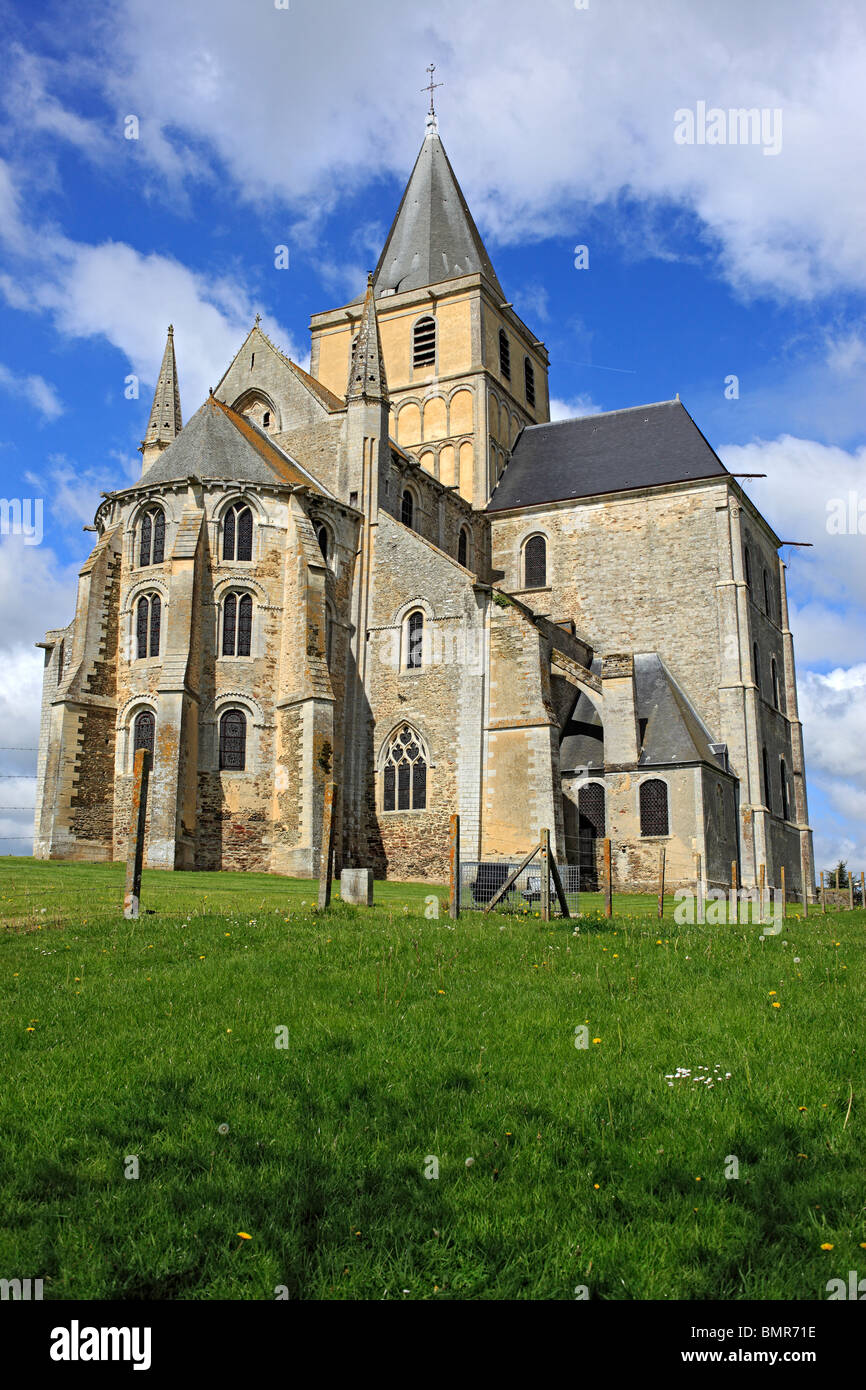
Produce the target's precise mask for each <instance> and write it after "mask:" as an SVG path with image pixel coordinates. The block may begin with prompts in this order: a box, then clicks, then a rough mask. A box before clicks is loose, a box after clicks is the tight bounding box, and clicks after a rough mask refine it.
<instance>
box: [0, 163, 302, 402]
mask: <svg viewBox="0 0 866 1390" xmlns="http://www.w3.org/2000/svg"><path fill="white" fill-rule="evenodd" d="M8 175H9V171H8V168H4V166H3V165H2V161H0V237H2V238H3V239H4V240H5V241H6V243H7V246H8V247H9V249H10V250H11V251H12V252H13V254H16V255H17V262H18V263H17V265H16V274H15V275H14V276H11V275H3V276H0V292H2V293H3V294H4V295H5V297H6V299H7V300H8V301H9V303H10V304H12V305H13V306H14V307H15V308H18V309H22V310H27V311H31V312H32V311H37V312H42V313H48V314H50V315H51V317H52V319H53V322H54V324H55V326H56V328H57V330H58V332H59V333H61V334H63V335H64V336H65V337H67V338H71V339H75V338H93V337H102V338H104V339H106V340H107V341H108V342H109V343H111V344H112V345H113V346H114V347H116V348H117V349H118V350H119V351H120V352H121V353H122V354H123V355H124V356H125V358H126V360H127V363H128V364H129V367H130V368H131V369H132V372H133V373H134V374H135V375H137V376H138V377H139V378H140V379H141V382H142V385H143V387H144V388H145V389H146V388H147V387H151V388H152V387H153V386H154V385H155V383H156V380H157V377H158V375H159V367H160V363H161V360H162V353H163V349H164V347H165V338H166V329H167V326H168V324H169V322H170V321H173V323H174V327H175V352H176V355H177V362H178V376H179V379H180V388H181V404H182V406H183V409H184V419H188V418H189V416H190V415H192V414H193V413H194V412H195V410H197V409H198V407H199V406H200V405H201V403H202V401H203V400H204V399H205V397H206V396H207V393H208V389H209V388H210V387H211V386H215V385H216V383H217V382H218V381H219V379H220V377H221V376H222V374H223V372H224V371H225V368H226V366H227V364H228V363H229V362H230V361H231V359H232V357H233V356H234V354H235V352H236V351H237V349H238V348H239V347H240V345H241V343H242V342H243V340H244V338H245V337H246V334H247V333H248V332H249V329H250V326H251V323H252V319H253V316H254V313H255V308H256V305H255V300H254V298H253V295H252V293H251V291H250V290H248V289H247V288H245V287H244V286H243V285H242V284H240V283H239V282H237V281H233V280H228V279H225V278H223V279H219V278H217V279H214V278H212V277H208V276H205V275H200V274H198V273H196V272H195V271H192V270H190V269H189V268H188V267H187V266H185V265H182V264H181V263H180V262H179V261H177V260H175V259H174V258H172V257H171V256H165V255H157V254H155V253H150V254H143V253H142V252H140V251H137V250H136V249H135V248H134V247H132V246H129V245H127V244H126V243H124V242H114V241H106V242H103V243H102V244H101V245H99V246H91V245H88V244H86V243H82V242H75V241H72V240H70V239H69V238H67V237H64V236H63V235H61V234H60V233H58V232H56V231H53V230H51V229H50V228H46V227H30V226H28V225H27V223H26V222H25V221H24V220H23V218H22V214H21V201H20V199H19V198H18V197H17V194H16V190H15V188H14V185H13V184H12V183H11V181H10V179H9V177H8ZM262 326H263V328H264V330H265V331H266V332H267V333H268V335H269V336H270V337H271V338H272V339H273V340H274V341H275V342H277V343H279V344H282V345H284V350H285V351H286V353H287V355H289V356H292V357H294V358H295V360H296V361H297V360H299V358H300V356H302V354H301V353H300V352H299V349H298V348H297V347H296V346H295V344H294V343H293V342H292V340H291V338H290V336H289V334H288V333H287V332H286V330H285V329H284V328H283V327H282V326H281V325H280V324H279V323H276V322H275V321H274V320H272V319H270V318H269V317H268V316H267V315H266V314H263V320H262ZM125 375H126V373H125V370H119V372H118V381H117V388H118V392H122V391H123V390H124V382H125ZM28 380H29V381H31V382H33V381H37V382H41V378H29V379H28ZM42 387H43V388H45V389H44V390H41V388H38V387H36V386H31V388H30V389H31V397H33V398H36V397H38V398H39V399H40V400H41V408H42V409H43V410H45V409H47V408H50V406H51V398H50V395H48V394H46V393H47V392H50V388H49V387H48V386H47V383H44V382H43V383H42Z"/></svg>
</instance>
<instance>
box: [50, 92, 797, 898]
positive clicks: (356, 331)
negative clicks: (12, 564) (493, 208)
mask: <svg viewBox="0 0 866 1390" xmlns="http://www.w3.org/2000/svg"><path fill="white" fill-rule="evenodd" d="M311 330H312V354H311V363H310V367H311V372H310V373H307V372H305V371H303V370H302V369H301V368H300V367H298V366H297V365H296V364H295V363H293V362H291V361H290V360H289V359H288V358H286V357H285V356H284V355H283V354H282V353H281V352H280V351H279V350H278V348H277V347H275V345H274V344H273V343H272V342H271V341H270V339H269V338H268V337H267V336H266V335H265V334H264V333H263V332H262V330H261V328H260V327H259V324H258V320H257V321H256V324H255V325H254V326H253V328H252V329H251V331H250V333H249V335H248V337H247V339H246V341H245V342H244V343H243V345H242V346H241V348H240V350H239V351H238V353H237V355H236V357H235V358H234V360H233V361H232V363H231V364H230V366H229V367H228V369H227V371H226V373H225V375H224V376H223V378H222V380H221V381H220V383H219V385H218V386H217V387H216V389H215V390H214V392H213V394H212V395H211V396H210V397H209V399H208V400H206V401H205V402H204V404H203V405H202V406H201V407H200V408H199V410H198V411H197V413H196V414H195V415H193V417H192V419H191V420H190V421H189V422H188V423H187V424H186V425H185V426H182V420H181V407H180V393H179V389H178V375H177V368H176V364H175V354H174V341H173V334H172V330H171V329H169V335H168V342H167V344H166V349H165V356H164V358H163V363H162V368H161V371H160V376H159V382H158V385H157V389H156V394H155V397H154V403H153V410H152V412H151V416H150V421H149V424H148V428H147V432H146V434H145V438H144V440H143V442H142V445H141V453H142V473H141V477H140V479H139V480H138V482H137V483H135V484H134V485H133V486H131V487H127V488H124V489H122V490H121V491H119V492H113V493H110V494H106V495H105V497H104V500H103V501H102V503H101V505H100V507H99V509H98V511H97V513H96V518H95V523H96V532H97V540H96V544H95V546H94V549H93V552H92V554H91V555H90V557H89V558H88V560H87V562H86V563H85V565H84V567H83V569H82V570H81V576H80V579H79V586H78V599H77V604H76V611H75V617H74V619H73V621H72V622H71V623H70V625H69V627H68V628H65V629H62V630H58V631H52V632H49V633H47V635H46V637H45V641H44V643H42V644H41V645H42V646H44V649H45V677H44V694H43V705H42V733H41V741H40V752H39V764H38V783H37V786H38V792H37V808H36V841H35V851H34V852H35V854H36V855H37V856H39V857H41V858H58V859H80V860H111V859H120V858H123V857H124V854H125V849H126V842H127V834H128V827H129V820H130V814H131V800H132V768H133V759H134V755H135V752H136V749H137V748H139V747H147V748H149V749H150V750H151V751H152V753H153V772H152V776H151V797H150V805H149V810H148V825H147V860H146V862H147V864H148V866H150V867H152V868H164V869H192V868H196V869H250V870H265V871H271V872H274V873H282V874H294V875H300V876H309V877H314V876H316V875H317V874H318V865H319V851H320V843H319V842H320V838H321V822H322V805H323V798H324V788H325V785H326V783H327V782H328V781H329V780H335V781H336V782H337V783H338V784H339V786H340V797H339V801H338V821H337V826H336V836H335V845H336V871H337V873H339V871H340V869H341V868H342V867H359V868H360V867H367V866H372V868H373V870H374V872H375V874H376V876H377V877H380V876H383V875H388V876H389V877H394V878H406V879H408V878H412V879H429V880H432V881H441V880H442V879H444V878H445V877H447V866H448V824H449V817H450V815H451V814H452V813H453V812H459V814H460V825H461V845H460V849H461V855H462V857H463V859H464V860H465V859H514V858H516V857H518V856H522V855H523V854H524V853H526V852H527V851H528V850H529V849H530V848H531V847H532V845H533V844H534V843H535V841H536V840H537V838H538V833H539V831H540V829H542V828H545V827H549V829H550V831H551V837H552V843H553V848H554V851H555V853H556V855H557V857H558V858H560V859H561V860H563V861H565V862H568V863H572V864H580V865H581V866H582V867H583V870H584V873H585V879H584V881H585V882H586V883H588V884H589V885H591V886H592V885H593V884H594V881H595V878H596V875H597V873H598V868H599V863H600V854H601V843H602V841H603V839H604V837H605V836H609V837H610V838H611V840H612V845H613V869H614V875H615V881H616V882H617V883H618V884H619V885H621V886H623V887H631V888H641V887H650V886H652V885H653V884H654V882H655V874H656V868H657V863H658V850H659V847H660V846H664V847H665V849H666V858H667V877H668V883H669V885H670V886H671V887H675V886H678V885H690V884H692V883H693V882H694V877H695V865H696V862H697V861H696V855H698V854H700V856H701V863H702V867H703V873H704V877H705V878H706V880H707V881H708V882H709V883H710V884H714V885H724V884H727V883H729V882H730V872H731V862H732V861H736V862H737V864H738V868H739V874H740V879H741V882H742V883H743V885H745V886H746V887H749V886H753V885H755V884H756V882H757V877H758V872H759V866H761V865H764V866H765V867H766V876H767V882H768V883H769V884H773V885H778V884H779V883H780V870H781V869H782V868H784V870H785V874H786V879H787V886H788V889H789V890H790V891H791V892H792V893H793V892H800V891H802V888H803V885H804V884H805V885H806V887H807V890H808V891H809V892H811V889H812V884H813V882H814V866H813V860H812V844H811V832H810V829H809V825H808V813H807V807H806V780H805V769H804V764H803V744H802V736H801V726H800V721H799V718H798V715H797V688H796V678H795V669H794V649H793V641H792V638H791V632H790V629H789V626H788V609H787V601H786V595H785V567H784V565H783V564H782V562H781V560H780V558H779V545H780V542H779V539H778V537H777V536H776V535H775V534H774V532H773V530H772V529H771V527H770V526H769V524H768V523H767V521H765V519H764V518H763V517H762V516H761V515H760V513H759V512H758V511H757V510H756V508H755V507H754V505H753V504H752V503H751V502H750V501H749V499H748V498H747V497H746V496H745V494H744V493H743V491H742V489H741V488H740V486H739V485H738V483H737V482H736V480H735V479H734V478H733V477H732V476H731V475H730V474H729V473H728V472H727V470H726V469H725V468H724V466H723V465H722V463H721V462H720V460H719V459H718V458H717V456H716V455H715V453H714V452H713V450H712V449H711V447H710V446H709V444H708V443H707V441H706V440H705V439H704V437H703V435H702V434H701V433H700V430H699V429H698V428H697V426H696V425H695V423H694V422H693V421H692V419H691V417H690V416H689V414H688V413H687V411H686V410H685V407H684V406H683V405H682V404H681V403H680V401H679V400H676V401H665V402H660V403H658V404H654V405H647V406H637V407H635V408H634V409H629V410H620V411H613V412H610V413H608V414H603V415H595V416H591V417H585V418H581V419H577V420H568V421H561V422H557V423H550V422H549V410H548V386H547V369H548V358H547V353H546V351H545V348H544V345H543V343H541V342H539V340H538V339H537V338H536V336H535V334H534V333H533V332H532V331H531V330H530V329H529V328H528V327H527V326H526V325H525V324H524V323H523V322H522V321H521V320H520V319H519V318H518V316H517V315H516V314H515V312H514V310H513V309H512V307H511V305H510V304H509V303H507V302H506V297H505V294H504V292H503V290H502V288H501V287H500V285H499V281H498V280H497V278H496V274H495V272H494V270H493V267H492V265H491V262H490V259H489V257H488V255H487V252H486V250H485V248H484V246H483V244H482V242H481V238H480V236H479V234H478V231H477V228H476V227H475V224H474V222H473V220H472V217H471V214H470V212H469V209H468V207H467V205H466V202H465V199H464V198H463V194H462V193H461V191H460V188H459V185H458V184H457V181H456V178H455V177H454V173H453V171H452V169H451V166H450V164H449V162H448V158H447V156H446V154H445V150H444V147H443V145H442V142H441V140H440V138H439V135H438V132H437V129H436V122H435V118H433V117H431V118H430V119H429V120H428V129H427V134H426V138H425V140H424V144H423V146H422V149H421V152H420V154H419V156H418V160H417V162H416V165H415V168H414V170H413V172H412V175H411V178H410V180H409V183H408V185H407V188H406V192H405V194H404V196H403V200H402V202H401V204H400V208H399V210H398V212H397V215H396V218H395V220H394V224H393V226H392V228H391V231H390V233H389V236H388V240H387V242H386V244H385V248H384V250H383V252H382V256H381V258H380V260H379V264H378V266H377V267H376V270H375V273H374V274H373V275H372V276H371V277H370V278H369V282H368V285H367V290H366V294H365V295H363V296H362V297H360V298H359V299H358V300H356V301H354V302H353V303H351V304H347V305H344V306H342V307H340V308H339V309H334V310H332V311H329V312H327V313H321V314H316V315H315V316H314V318H313V320H312V325H311Z"/></svg>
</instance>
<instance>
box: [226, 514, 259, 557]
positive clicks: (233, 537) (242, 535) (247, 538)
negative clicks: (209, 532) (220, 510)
mask: <svg viewBox="0 0 866 1390" xmlns="http://www.w3.org/2000/svg"><path fill="white" fill-rule="evenodd" d="M252 558H253V514H252V511H251V509H250V508H249V507H247V506H245V505H244V503H243V502H235V503H233V505H232V506H231V507H229V509H228V511H227V512H226V514H225V516H224V517H223V559H224V560H251V559H252Z"/></svg>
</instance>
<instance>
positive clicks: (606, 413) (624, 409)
mask: <svg viewBox="0 0 866 1390" xmlns="http://www.w3.org/2000/svg"><path fill="white" fill-rule="evenodd" d="M662 405H683V403H682V401H680V400H676V399H674V400H670V401H647V403H646V404H645V405H621V406H619V407H618V408H617V409H616V410H596V411H588V412H587V413H586V415H569V416H568V417H567V419H565V420H539V421H538V422H537V424H534V425H524V426H523V429H524V430H546V429H549V428H550V427H551V426H552V425H573V424H574V423H575V421H577V420H601V419H604V420H606V419H609V417H610V416H611V415H627V414H628V413H629V411H630V410H656V409H658V407H659V406H662ZM683 410H686V408H685V406H684V405H683ZM686 414H687V415H689V412H688V411H687V410H686ZM691 418H692V417H691V415H689V419H690V420H691ZM710 448H712V445H710Z"/></svg>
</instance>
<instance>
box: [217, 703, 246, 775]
mask: <svg viewBox="0 0 866 1390" xmlns="http://www.w3.org/2000/svg"><path fill="white" fill-rule="evenodd" d="M246 765H247V717H246V715H245V714H244V712H243V710H242V709H230V710H226V712H225V714H224V715H223V716H222V718H221V719H220V771H221V772H222V771H224V772H243V771H245V769H246Z"/></svg>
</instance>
